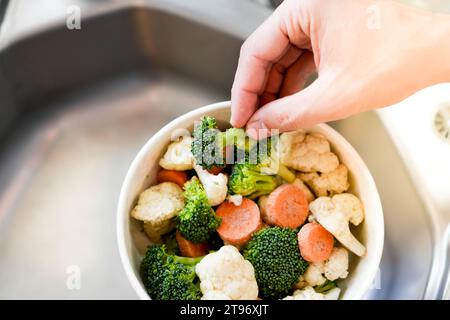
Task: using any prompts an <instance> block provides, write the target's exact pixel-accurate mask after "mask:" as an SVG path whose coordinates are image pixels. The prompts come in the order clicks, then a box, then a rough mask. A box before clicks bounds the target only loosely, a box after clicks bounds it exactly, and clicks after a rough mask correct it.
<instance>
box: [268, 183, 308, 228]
mask: <svg viewBox="0 0 450 320" xmlns="http://www.w3.org/2000/svg"><path fill="white" fill-rule="evenodd" d="M307 217H308V200H307V198H306V194H305V192H304V191H303V190H302V189H300V188H299V187H297V186H295V185H293V184H284V185H281V186H279V187H278V188H276V189H275V190H274V191H272V192H271V193H270V194H269V197H268V198H267V202H266V222H267V223H268V224H270V225H275V226H279V227H288V228H293V229H295V228H298V227H300V226H301V225H302V224H303V223H304V222H305V220H306V218H307Z"/></svg>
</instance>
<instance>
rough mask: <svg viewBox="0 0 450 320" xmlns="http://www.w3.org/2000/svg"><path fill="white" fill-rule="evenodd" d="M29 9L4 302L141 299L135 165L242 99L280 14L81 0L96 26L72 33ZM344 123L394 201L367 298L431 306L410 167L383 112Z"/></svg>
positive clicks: (23, 32) (202, 2)
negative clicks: (133, 233) (133, 257)
mask: <svg viewBox="0 0 450 320" xmlns="http://www.w3.org/2000/svg"><path fill="white" fill-rule="evenodd" d="M20 3H21V1H19V0H18V1H17V2H14V6H16V11H14V10H13V9H11V12H10V16H9V17H8V12H7V15H6V17H5V23H7V24H6V26H5V28H6V29H4V30H3V31H2V33H0V47H1V51H0V106H1V107H0V135H1V150H0V283H1V286H0V298H13V299H14V298H62V299H65V298H68V299H80V298H105V299H113V298H120V299H135V298H137V297H136V295H135V294H134V292H133V291H132V289H131V287H130V285H129V284H128V281H127V279H126V277H125V273H124V272H123V270H122V266H121V263H120V260H119V256H118V251H117V247H116V239H115V212H116V202H117V198H118V193H119V189H120V186H121V183H122V179H123V178H124V175H125V173H126V170H127V168H128V165H129V164H130V162H131V160H132V159H133V157H134V156H135V154H136V152H137V151H138V149H139V148H140V146H141V145H142V144H143V143H144V142H145V141H146V140H147V139H148V138H149V137H151V135H152V134H153V133H155V132H156V131H157V130H158V129H159V128H161V127H162V126H163V125H164V124H165V123H167V122H168V121H170V120H171V119H173V118H175V117H177V116H179V115H181V114H183V113H185V112H187V111H189V110H191V109H193V108H196V107H198V106H202V105H204V104H208V103H211V102H214V101H219V100H226V99H229V90H230V86H231V83H232V79H233V75H234V71H235V67H236V63H237V58H238V54H239V48H240V45H241V43H242V41H243V39H245V37H246V36H247V35H248V34H249V33H250V32H251V30H253V29H254V28H255V27H256V26H257V25H259V24H260V23H261V22H262V20H263V19H264V18H265V17H267V15H268V14H269V13H270V11H269V10H268V9H266V8H262V7H261V6H258V5H256V4H251V3H247V2H243V1H239V0H228V1H227V0H220V1H219V0H217V1H214V3H215V6H211V2H208V1H206V0H190V1H183V2H177V1H173V0H166V1H139V2H136V1H130V3H129V4H127V3H126V2H124V1H122V2H120V4H119V3H118V2H114V1H108V2H107V1H103V2H101V1H95V2H93V1H92V2H91V1H80V2H79V5H80V6H81V8H82V11H83V12H85V13H86V17H85V18H83V20H82V29H81V30H79V31H71V30H68V29H67V28H66V27H65V20H64V14H65V10H62V11H61V14H62V15H61V14H59V15H58V14H56V17H54V19H53V18H52V19H53V20H52V22H51V23H49V24H46V23H42V21H46V20H45V19H43V20H42V21H39V22H36V24H32V23H31V22H30V21H28V20H27V22H28V25H29V27H27V28H25V27H23V28H22V29H20V28H15V26H21V24H20V23H18V22H17V20H20V15H19V13H20V10H18V9H17V6H20ZM22 3H23V2H22ZM42 3H43V2H41V1H40V2H39V5H40V6H41V7H40V8H42V7H44V8H45V5H42ZM70 3H71V4H73V3H77V1H71V2H70ZM28 4H30V2H28ZM63 9H64V8H63ZM36 10H39V9H38V8H36ZM8 19H10V21H9V23H8ZM11 21H12V22H11ZM19 29H20V30H19ZM332 125H333V126H334V127H335V128H336V129H337V130H339V131H340V132H341V133H342V134H343V135H344V136H345V137H346V138H347V139H348V140H349V141H350V142H351V143H352V144H353V145H354V146H355V148H356V149H357V150H358V151H359V153H360V154H361V156H362V157H363V158H364V160H365V161H366V163H367V165H368V166H369V169H370V170H371V172H372V174H373V176H374V177H375V180H376V182H377V185H378V188H379V191H380V194H381V198H382V201H383V207H384V212H385V221H386V241H385V243H386V244H385V250H384V255H383V260H382V264H381V268H380V274H379V278H378V279H377V281H376V282H375V283H374V289H373V290H371V291H370V292H369V293H368V295H367V298H368V299H421V298H423V297H424V293H425V288H426V285H427V282H428V276H429V273H430V266H431V261H432V253H433V246H434V244H433V238H432V235H433V229H432V225H431V223H430V219H429V215H428V213H427V210H426V209H425V207H424V205H423V203H422V201H421V200H420V195H419V194H418V193H417V191H416V188H415V186H414V184H413V183H412V181H411V179H410V177H409V175H408V173H407V171H406V168H405V166H404V164H403V162H402V160H401V157H400V156H399V154H397V151H396V148H395V147H394V144H393V143H392V141H391V139H390V137H389V136H388V134H387V132H386V130H385V129H384V127H383V125H382V123H381V121H380V119H379V118H378V116H377V114H375V113H366V114H362V115H359V116H356V117H353V118H350V119H347V120H344V121H339V122H336V123H333V124H332ZM78 272H79V274H80V276H81V277H80V278H79V279H80V280H81V281H80V282H79V283H78V284H80V286H76V285H75V286H73V280H74V276H77V275H78Z"/></svg>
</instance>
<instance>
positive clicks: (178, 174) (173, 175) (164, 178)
mask: <svg viewBox="0 0 450 320" xmlns="http://www.w3.org/2000/svg"><path fill="white" fill-rule="evenodd" d="M156 179H157V181H158V183H161V182H173V183H176V184H177V185H179V186H180V187H183V185H184V183H185V182H186V181H188V175H187V173H186V172H185V171H176V170H161V171H160V172H158V177H157V178H156Z"/></svg>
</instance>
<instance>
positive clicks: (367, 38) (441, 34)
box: [231, 0, 450, 138]
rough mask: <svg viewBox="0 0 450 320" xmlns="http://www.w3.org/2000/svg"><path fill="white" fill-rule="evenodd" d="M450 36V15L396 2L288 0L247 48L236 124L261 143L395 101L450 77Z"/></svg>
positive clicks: (235, 94) (235, 100) (236, 96)
mask: <svg viewBox="0 0 450 320" xmlns="http://www.w3.org/2000/svg"><path fill="white" fill-rule="evenodd" d="M449 36H450V18H449V16H447V15H439V14H435V13H429V12H424V11H419V10H416V9H412V8H409V7H406V6H403V5H400V4H397V3H395V2H393V1H382V0H328V1H326V0H285V1H284V2H283V4H282V5H281V6H280V7H278V8H277V10H275V12H274V13H273V14H272V15H271V16H270V17H269V18H268V19H267V20H266V21H265V22H264V23H263V24H262V25H261V26H260V27H259V28H258V29H257V30H256V31H255V32H254V33H253V34H252V35H251V36H250V37H249V38H248V39H247V40H246V41H245V43H244V45H243V46H242V49H241V55H240V58H239V65H238V69H237V71H236V76H235V80H234V84H233V88H232V93H231V101H232V108H231V109H232V116H231V123H232V124H233V125H234V126H235V127H243V126H245V125H246V124H247V131H248V133H249V135H251V136H253V137H255V138H257V137H258V132H257V131H252V130H251V129H261V128H262V129H265V128H268V129H279V130H280V131H290V130H296V129H298V128H301V127H303V128H306V127H309V126H312V125H314V124H316V123H320V122H327V121H332V120H338V119H342V118H345V117H348V116H350V115H352V114H355V113H358V112H362V111H367V110H370V109H374V108H379V107H384V106H387V105H391V104H394V103H396V102H399V101H401V100H403V99H405V98H406V97H408V96H409V95H411V94H413V93H414V92H416V91H418V90H420V89H422V88H425V87H427V86H430V85H432V84H436V83H440V82H446V81H449V80H450V63H449V60H448V56H450V45H449V44H448V43H449V41H446V40H444V39H449ZM316 71H317V73H318V79H317V80H316V81H314V82H313V83H312V84H311V85H310V86H309V87H307V88H304V86H305V82H306V81H307V79H308V77H309V76H310V75H311V74H313V73H314V72H316Z"/></svg>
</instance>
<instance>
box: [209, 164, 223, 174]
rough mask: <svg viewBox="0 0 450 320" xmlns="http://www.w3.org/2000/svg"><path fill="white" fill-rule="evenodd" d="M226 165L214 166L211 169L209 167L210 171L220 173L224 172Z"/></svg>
mask: <svg viewBox="0 0 450 320" xmlns="http://www.w3.org/2000/svg"><path fill="white" fill-rule="evenodd" d="M223 168H224V167H221V166H214V167H212V168H211V169H208V172H209V173H211V174H213V175H218V174H219V173H221V172H222V170H223Z"/></svg>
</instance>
